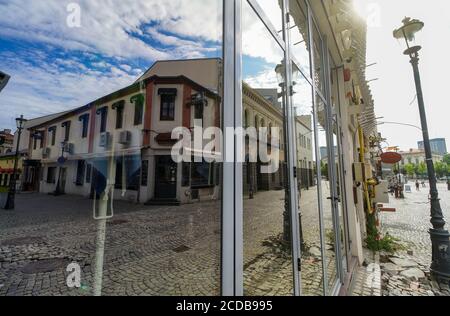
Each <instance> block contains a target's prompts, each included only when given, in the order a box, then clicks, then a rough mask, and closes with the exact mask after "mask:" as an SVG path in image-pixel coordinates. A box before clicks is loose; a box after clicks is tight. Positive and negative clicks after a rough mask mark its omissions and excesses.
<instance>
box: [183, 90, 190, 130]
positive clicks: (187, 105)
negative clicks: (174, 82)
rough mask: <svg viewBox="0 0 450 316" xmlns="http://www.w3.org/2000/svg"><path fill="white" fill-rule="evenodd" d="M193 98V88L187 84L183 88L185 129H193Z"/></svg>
mask: <svg viewBox="0 0 450 316" xmlns="http://www.w3.org/2000/svg"><path fill="white" fill-rule="evenodd" d="M191 97H192V87H191V86H189V85H187V84H185V85H184V86H183V127H186V128H191V127H192V126H191V113H192V111H191V106H190V102H191Z"/></svg>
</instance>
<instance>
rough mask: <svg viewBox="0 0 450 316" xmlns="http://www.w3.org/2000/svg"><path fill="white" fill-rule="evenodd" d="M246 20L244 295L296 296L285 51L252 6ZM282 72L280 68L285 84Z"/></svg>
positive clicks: (246, 6) (245, 13) (244, 14)
mask: <svg viewBox="0 0 450 316" xmlns="http://www.w3.org/2000/svg"><path fill="white" fill-rule="evenodd" d="M243 18H244V23H243V47H244V55H245V56H244V59H243V60H244V62H243V70H244V88H243V95H244V100H243V104H244V118H247V119H246V122H244V125H247V126H250V127H249V128H248V129H247V136H246V137H245V144H246V146H245V148H246V150H245V163H244V167H243V172H244V192H243V193H244V294H245V295H249V296H260V295H277V296H281V295H283V296H287V295H293V292H294V290H293V284H294V281H293V269H292V267H293V266H292V251H291V234H290V231H291V219H290V216H289V212H288V209H287V205H286V202H287V199H288V196H287V191H286V189H285V188H286V185H287V177H286V170H285V168H286V163H285V162H286V159H285V145H284V139H285V138H284V137H283V136H282V135H283V127H284V125H285V119H284V115H283V106H284V105H285V97H284V95H285V94H284V93H283V92H284V91H285V90H286V89H285V88H284V85H283V81H284V75H283V68H284V67H283V58H284V54H283V51H282V49H281V48H280V47H279V46H278V44H277V43H276V41H275V40H274V39H273V38H272V36H271V34H270V33H269V32H268V31H267V30H266V28H265V26H264V25H263V24H262V22H261V21H260V20H259V19H258V17H257V16H256V15H255V13H254V12H253V10H252V9H251V7H250V6H248V5H246V4H245V5H244V11H243ZM255 38H258V41H256V42H255V40H254V39H255ZM255 44H256V45H255ZM252 45H255V46H257V47H259V48H260V54H259V55H256V56H255V55H254V54H253V50H252V49H249V48H251V46H252ZM276 70H278V72H280V77H281V78H280V83H279V82H278V79H277V71H276ZM268 128H271V129H270V132H269V131H268V130H267V129H268ZM258 153H259V154H258Z"/></svg>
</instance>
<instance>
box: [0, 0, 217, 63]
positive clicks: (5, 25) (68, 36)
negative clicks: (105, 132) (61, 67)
mask: <svg viewBox="0 0 450 316" xmlns="http://www.w3.org/2000/svg"><path fill="white" fill-rule="evenodd" d="M70 2H71V1H68V0H64V1H61V0H34V1H28V0H11V1H8V2H1V3H0V12H2V19H1V20H0V35H1V36H2V37H5V38H11V39H21V40H27V41H32V42H44V43H48V44H51V45H54V46H57V47H61V48H64V49H68V50H80V51H86V52H90V53H100V54H103V55H107V56H118V57H124V58H145V59H147V60H152V61H154V60H162V59H169V58H173V57H174V54H173V52H172V51H165V50H164V49H161V48H156V47H152V46H151V45H150V44H149V43H147V42H145V41H144V40H142V39H141V38H140V36H144V35H146V34H145V33H144V32H143V30H142V29H143V27H144V26H145V25H147V24H151V23H156V25H157V27H158V28H159V29H160V30H163V31H169V32H171V34H177V35H179V36H190V37H194V38H197V39H201V40H209V41H218V40H220V37H221V32H222V27H221V25H220V23H219V22H220V19H221V5H220V3H221V1H219V0H214V1H212V0H153V1H148V0H134V1H113V2H112V1H109V0H96V1H88V0H80V1H78V3H79V4H80V7H81V27H80V28H70V27H69V26H68V25H67V23H66V19H67V16H68V12H67V11H66V8H67V4H68V3H70ZM149 29H150V30H151V28H149ZM147 35H149V34H147ZM153 35H157V33H153ZM151 36H152V35H151V34H150V37H151ZM175 39H176V38H172V41H173V40H175ZM159 40H161V37H159ZM165 40H169V38H166V39H165ZM204 51H205V50H202V52H204ZM192 54H193V52H192V51H191V52H189V55H192ZM198 55H200V53H199V54H198Z"/></svg>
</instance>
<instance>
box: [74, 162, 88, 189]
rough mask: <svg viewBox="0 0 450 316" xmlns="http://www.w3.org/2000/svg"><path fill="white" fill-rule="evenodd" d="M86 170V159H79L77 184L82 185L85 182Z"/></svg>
mask: <svg viewBox="0 0 450 316" xmlns="http://www.w3.org/2000/svg"><path fill="white" fill-rule="evenodd" d="M85 170H86V161H84V160H78V166H77V179H76V182H75V184H76V185H77V186H81V185H83V184H84V172H85Z"/></svg>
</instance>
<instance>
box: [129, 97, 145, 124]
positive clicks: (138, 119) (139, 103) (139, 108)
mask: <svg viewBox="0 0 450 316" xmlns="http://www.w3.org/2000/svg"><path fill="white" fill-rule="evenodd" d="M130 102H131V103H134V104H135V108H134V125H135V126H137V125H141V124H142V118H143V116H144V102H145V98H144V95H143V94H138V95H135V96H134V97H132V98H131V99H130Z"/></svg>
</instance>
